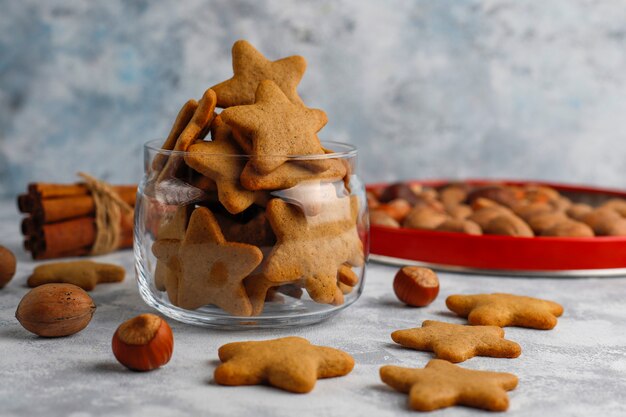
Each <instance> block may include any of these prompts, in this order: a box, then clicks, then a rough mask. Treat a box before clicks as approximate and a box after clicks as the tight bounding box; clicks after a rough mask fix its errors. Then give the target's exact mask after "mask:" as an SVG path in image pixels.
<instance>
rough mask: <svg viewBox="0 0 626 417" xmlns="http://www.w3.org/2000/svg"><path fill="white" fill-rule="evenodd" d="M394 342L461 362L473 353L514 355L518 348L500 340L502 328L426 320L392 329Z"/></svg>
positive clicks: (510, 342) (510, 356) (513, 343)
mask: <svg viewBox="0 0 626 417" xmlns="http://www.w3.org/2000/svg"><path fill="white" fill-rule="evenodd" d="M391 338H392V339H393V341H394V342H396V343H398V344H400V345H402V346H405V347H408V348H412V349H417V350H423V351H429V352H434V353H435V355H437V358H439V359H444V360H447V361H450V362H455V363H457V362H463V361H466V360H468V359H470V358H473V357H474V356H490V357H493V358H517V357H518V356H519V355H520V354H521V353H522V348H521V347H520V346H519V345H518V344H517V343H515V342H512V341H510V340H506V339H504V330H502V328H501V327H497V326H464V325H462V324H452V323H443V322H441V321H434V320H426V321H424V322H423V323H422V327H421V328H419V327H418V328H414V329H406V330H396V331H395V332H393V333H391Z"/></svg>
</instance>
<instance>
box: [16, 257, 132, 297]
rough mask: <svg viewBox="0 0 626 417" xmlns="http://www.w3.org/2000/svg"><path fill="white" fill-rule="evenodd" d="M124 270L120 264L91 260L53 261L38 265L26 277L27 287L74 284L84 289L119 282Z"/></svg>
mask: <svg viewBox="0 0 626 417" xmlns="http://www.w3.org/2000/svg"><path fill="white" fill-rule="evenodd" d="M124 275H126V271H125V270H124V268H122V267H121V266H117V265H112V264H105V263H97V262H92V261H71V262H53V263H47V264H43V265H39V266H38V267H36V268H35V270H34V271H33V274H32V275H31V276H30V277H29V278H28V286H29V287H38V286H40V285H44V284H51V283H64V284H74V285H77V286H79V287H80V288H82V289H83V290H85V291H91V290H93V289H94V288H95V287H96V285H97V284H100V283H103V282H120V281H123V280H124Z"/></svg>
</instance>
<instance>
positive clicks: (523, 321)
mask: <svg viewBox="0 0 626 417" xmlns="http://www.w3.org/2000/svg"><path fill="white" fill-rule="evenodd" d="M446 305H447V306H448V308H449V309H450V310H452V311H453V312H455V313H456V314H458V315H459V316H461V317H467V320H468V321H469V323H470V324H472V325H485V326H499V327H505V326H519V327H529V328H532V329H540V330H550V329H552V328H554V326H556V323H557V319H556V318H557V317H559V316H560V315H561V314H563V307H562V306H561V305H560V304H558V303H555V302H554V301H547V300H541V299H539V298H532V297H525V296H521V295H513V294H477V295H451V296H449V297H448V298H447V299H446Z"/></svg>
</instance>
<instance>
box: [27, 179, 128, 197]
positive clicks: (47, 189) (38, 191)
mask: <svg viewBox="0 0 626 417" xmlns="http://www.w3.org/2000/svg"><path fill="white" fill-rule="evenodd" d="M113 189H114V190H115V191H116V192H117V193H118V194H119V196H120V197H121V198H122V199H123V200H124V201H126V199H127V198H128V195H129V194H130V195H133V196H134V195H135V194H136V193H137V186H136V185H114V186H113ZM28 192H29V194H32V195H36V196H38V197H40V198H57V197H69V196H77V195H87V194H89V189H88V188H87V187H86V186H85V185H84V184H81V183H78V184H50V183H44V182H35V183H31V184H28ZM123 195H126V197H124V196H123ZM133 199H134V197H133Z"/></svg>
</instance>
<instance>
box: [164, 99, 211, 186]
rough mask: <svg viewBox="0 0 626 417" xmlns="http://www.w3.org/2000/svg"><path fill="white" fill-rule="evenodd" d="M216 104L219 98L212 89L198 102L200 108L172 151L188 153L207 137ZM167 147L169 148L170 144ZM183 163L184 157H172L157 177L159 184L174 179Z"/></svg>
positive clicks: (177, 139) (173, 155) (196, 110)
mask: <svg viewBox="0 0 626 417" xmlns="http://www.w3.org/2000/svg"><path fill="white" fill-rule="evenodd" d="M216 102H217V97H216V96H215V92H214V91H213V90H211V89H208V90H206V91H205V92H204V95H203V96H202V98H201V99H200V101H199V102H198V106H197V107H196V109H195V111H194V113H193V116H192V117H191V120H189V123H187V126H185V128H184V129H183V131H182V132H181V133H180V135H178V137H177V138H176V143H175V144H174V147H173V148H172V149H171V150H174V151H186V150H187V149H188V148H189V147H190V146H191V145H192V144H193V143H194V142H195V141H197V140H199V139H202V138H203V137H204V136H206V134H207V133H208V129H209V126H210V125H211V120H212V119H213V116H214V115H215V113H214V111H215V104H216ZM166 144H167V143H166ZM167 145H168V146H169V145H170V144H167ZM182 162H183V157H182V156H180V155H176V154H172V155H170V156H169V158H168V159H167V162H165V164H164V166H163V169H162V170H161V172H160V173H159V175H158V177H157V182H160V181H164V180H167V179H169V178H172V177H174V176H175V175H176V171H178V169H179V167H180V166H181V164H182Z"/></svg>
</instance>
